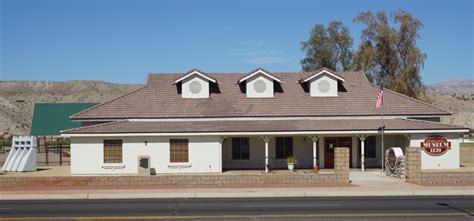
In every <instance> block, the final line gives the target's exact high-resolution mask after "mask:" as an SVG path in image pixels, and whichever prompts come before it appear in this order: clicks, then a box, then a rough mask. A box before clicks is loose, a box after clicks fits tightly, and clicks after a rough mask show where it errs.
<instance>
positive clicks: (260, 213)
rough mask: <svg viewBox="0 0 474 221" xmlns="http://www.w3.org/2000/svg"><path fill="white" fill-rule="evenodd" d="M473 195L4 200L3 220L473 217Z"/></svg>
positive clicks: (0, 209) (1, 207) (0, 204)
mask: <svg viewBox="0 0 474 221" xmlns="http://www.w3.org/2000/svg"><path fill="white" fill-rule="evenodd" d="M473 214H474V198H473V197H472V196H436V197H435V196H433V197H427V196H423V197H422V196H419V197H413V196H411V197H298V198H210V199H119V200H118V199H107V200H18V201H0V220H18V219H34V220H41V219H42V220H53V219H60V220H63V219H64V220H68V219H124V220H126V219H130V220H131V219H134V220H135V219H153V220H160V219H162V220H180V219H186V220H315V219H318V220H430V221H432V220H448V219H449V220H474V216H473Z"/></svg>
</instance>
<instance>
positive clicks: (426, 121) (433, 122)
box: [400, 118, 469, 129]
mask: <svg viewBox="0 0 474 221" xmlns="http://www.w3.org/2000/svg"><path fill="white" fill-rule="evenodd" d="M400 120H405V121H413V122H423V123H429V124H435V125H443V126H451V127H460V126H458V125H454V124H447V123H441V122H435V121H428V120H420V119H412V118H411V119H408V118H400ZM463 128H464V129H469V128H467V127H463Z"/></svg>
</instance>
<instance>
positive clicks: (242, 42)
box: [0, 0, 474, 83]
mask: <svg viewBox="0 0 474 221" xmlns="http://www.w3.org/2000/svg"><path fill="white" fill-rule="evenodd" d="M0 1H1V6H0V7H1V11H0V14H1V15H0V19H1V21H0V22H1V23H0V24H1V26H0V42H1V45H0V47H1V51H0V52H1V54H0V80H54V81H62V80H104V81H110V82H118V83H144V82H145V80H146V74H147V73H149V72H186V71H188V70H190V69H191V68H194V67H197V68H199V69H201V70H203V71H204V72H206V71H207V72H213V71H222V72H235V71H239V72H247V71H251V70H253V69H255V68H256V67H260V66H261V67H264V68H266V69H268V70H269V71H299V70H301V66H300V60H301V59H302V58H303V56H304V53H303V52H302V51H301V49H300V48H301V42H302V41H305V40H306V39H307V38H308V36H309V31H310V30H311V28H312V27H313V26H314V25H315V24H325V25H327V24H328V23H329V22H331V21H333V20H338V21H341V22H343V23H344V24H345V25H346V26H348V27H349V29H350V31H351V34H352V37H353V38H354V47H356V46H357V45H358V43H359V40H360V34H361V30H362V28H363V26H362V25H361V24H354V23H353V22H352V20H353V18H354V17H355V16H356V15H357V14H358V13H359V12H362V11H367V10H371V11H386V12H391V11H394V10H399V9H402V10H406V11H408V12H410V13H412V14H413V15H414V16H415V17H417V18H419V19H420V20H421V21H422V22H423V23H424V28H423V29H422V30H421V33H420V34H421V39H419V41H418V45H419V47H420V48H421V50H422V51H423V52H425V53H427V54H428V58H427V59H426V61H425V68H424V70H423V71H422V77H423V81H424V82H425V83H432V82H438V81H442V80H445V79H448V78H457V79H464V78H473V75H474V55H473V54H474V45H473V41H474V40H473V39H474V36H473V32H474V31H473V29H474V27H473V26H474V24H473V14H474V6H473V1H470V0H443V1H441V0H409V1H394V0H373V1H369V0H357V1H349V0H347V1H298V0H294V1H290V0H288V1H258V0H243V1H217V0H203V1H191V0H189V1H185V0H177V1H171V0H165V1H146V0H136V1H133V0H128V1H125V0H95V1H92V0H0Z"/></svg>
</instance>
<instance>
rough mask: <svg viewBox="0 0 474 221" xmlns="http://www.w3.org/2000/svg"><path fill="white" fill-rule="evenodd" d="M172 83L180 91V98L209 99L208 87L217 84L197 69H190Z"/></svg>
mask: <svg viewBox="0 0 474 221" xmlns="http://www.w3.org/2000/svg"><path fill="white" fill-rule="evenodd" d="M174 83H175V84H176V85H177V86H178V87H179V88H180V89H181V97H182V98H209V94H210V89H209V88H210V85H211V84H217V81H216V80H215V79H213V78H211V77H209V76H206V75H205V74H204V73H203V72H202V71H200V70H198V69H192V70H191V71H189V72H187V73H186V74H185V75H184V76H183V77H181V78H179V79H178V80H176V81H175V82H174ZM178 91H179V90H178Z"/></svg>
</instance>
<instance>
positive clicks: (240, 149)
mask: <svg viewBox="0 0 474 221" xmlns="http://www.w3.org/2000/svg"><path fill="white" fill-rule="evenodd" d="M232 159H233V160H248V159H250V141H249V138H248V137H234V138H232Z"/></svg>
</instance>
